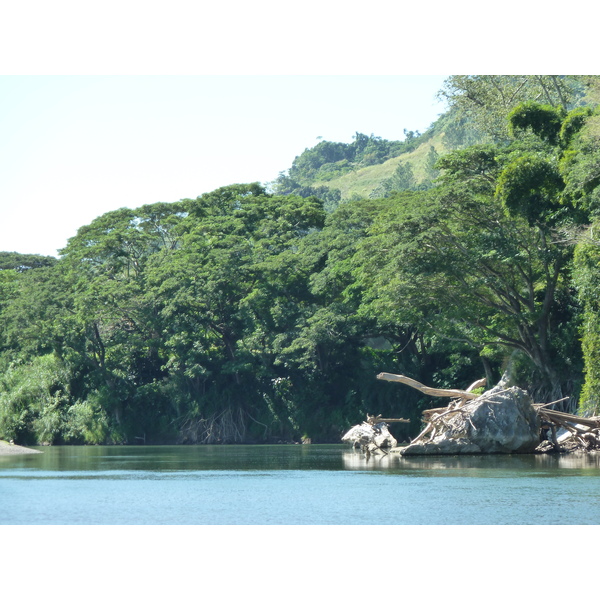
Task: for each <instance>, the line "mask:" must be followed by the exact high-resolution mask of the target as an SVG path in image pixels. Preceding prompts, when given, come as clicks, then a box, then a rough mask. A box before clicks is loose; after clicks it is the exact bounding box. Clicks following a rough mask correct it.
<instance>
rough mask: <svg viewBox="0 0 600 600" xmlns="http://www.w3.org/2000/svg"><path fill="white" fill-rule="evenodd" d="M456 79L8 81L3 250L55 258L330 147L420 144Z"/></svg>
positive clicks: (0, 193) (1, 124) (4, 79)
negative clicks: (407, 135)
mask: <svg viewBox="0 0 600 600" xmlns="http://www.w3.org/2000/svg"><path fill="white" fill-rule="evenodd" d="M445 78H446V76H445V75H439V76H436V75H425V76H419V75H411V76H407V75H363V76H359V75H339V76H336V75H314V76H312V75H289V76H288V75H237V76H236V75H222V76H221V75H198V76H151V75H150V76H127V75H119V76H108V75H106V76H50V75H42V76H18V75H16V76H10V75H8V76H1V77H0V98H1V99H2V110H1V111H0V131H1V132H2V135H1V136H0V250H6V251H17V252H23V253H36V254H50V255H55V254H56V253H57V250H58V249H60V248H62V247H64V246H65V244H66V242H67V240H68V238H70V237H71V236H73V235H75V233H76V232H77V229H78V228H79V227H80V226H82V225H86V224H88V223H89V222H91V221H92V220H93V219H94V218H95V217H97V216H99V215H101V214H103V213H105V212H107V211H110V210H114V209H117V208H120V207H124V206H127V207H130V208H135V207H137V206H141V205H143V204H148V203H153V202H171V201H176V200H179V199H181V198H195V197H196V196H199V195H200V194H203V193H205V192H209V191H211V190H213V189H216V188H218V187H220V186H224V185H229V184H233V183H247V182H252V181H260V182H262V183H267V182H269V181H272V180H274V179H275V178H276V177H277V175H278V174H279V172H281V171H284V170H287V169H288V168H289V167H290V166H291V164H292V161H293V160H294V157H296V156H297V155H299V154H301V153H302V152H303V151H304V149H305V148H308V147H311V146H314V145H315V144H317V143H318V141H319V138H320V137H322V138H323V139H326V140H330V141H339V142H351V141H352V137H353V135H354V134H355V133H356V132H360V133H365V134H367V135H370V134H374V135H376V136H380V137H382V138H386V139H390V140H401V139H403V138H404V134H403V130H404V129H407V130H419V131H421V132H423V131H425V130H426V129H427V127H429V125H430V124H431V123H432V122H433V121H435V119H436V118H437V116H438V115H439V114H440V113H442V112H443V110H444V105H442V104H440V103H439V102H438V101H437V100H436V98H435V95H436V92H437V91H438V90H439V89H440V87H441V86H442V84H443V81H444V79H445Z"/></svg>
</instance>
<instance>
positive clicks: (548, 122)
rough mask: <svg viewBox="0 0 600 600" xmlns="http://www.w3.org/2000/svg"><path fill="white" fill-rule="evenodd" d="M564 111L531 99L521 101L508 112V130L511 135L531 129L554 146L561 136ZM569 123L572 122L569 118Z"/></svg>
mask: <svg viewBox="0 0 600 600" xmlns="http://www.w3.org/2000/svg"><path fill="white" fill-rule="evenodd" d="M565 117H566V111H565V110H564V108H562V107H561V106H559V107H554V106H550V105H547V104H540V103H539V102H534V101H532V100H530V101H528V102H523V103H522V104H519V105H518V106H516V107H515V108H513V109H512V110H511V111H510V112H509V113H508V130H509V133H510V134H511V135H515V134H516V133H517V132H518V131H526V130H531V131H532V132H533V133H534V134H535V135H537V136H538V137H539V138H541V139H542V140H544V141H546V142H548V143H550V144H552V145H553V146H556V145H557V144H558V143H559V140H560V138H561V135H560V134H561V130H562V127H563V120H564V118H565ZM571 124H574V122H573V120H571Z"/></svg>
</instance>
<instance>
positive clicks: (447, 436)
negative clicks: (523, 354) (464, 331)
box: [342, 373, 600, 456]
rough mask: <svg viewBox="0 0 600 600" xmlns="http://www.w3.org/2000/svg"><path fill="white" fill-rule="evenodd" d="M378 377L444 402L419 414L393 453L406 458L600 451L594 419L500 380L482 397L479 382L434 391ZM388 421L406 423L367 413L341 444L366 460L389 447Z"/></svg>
mask: <svg viewBox="0 0 600 600" xmlns="http://www.w3.org/2000/svg"><path fill="white" fill-rule="evenodd" d="M377 378H378V379H381V380H385V381H392V382H398V383H403V384H405V385H408V386H410V387H413V388H415V389H417V390H419V391H420V392H422V393H424V394H427V395H430V396H436V397H447V398H450V402H449V404H448V405H447V406H445V407H440V408H433V409H429V410H425V411H423V422H424V424H425V427H424V429H423V430H422V431H421V433H420V434H419V435H418V436H417V437H416V438H415V439H414V440H412V441H411V443H410V444H409V445H408V446H406V447H404V448H401V449H398V450H396V451H399V452H400V453H401V454H403V455H409V454H463V453H468V454H478V453H479V454H489V453H511V452H573V451H594V450H596V449H599V450H600V417H596V416H594V417H589V418H585V417H579V416H577V415H572V414H570V413H563V412H559V411H556V410H552V409H550V408H549V407H550V406H552V405H554V404H557V403H559V402H562V401H564V400H565V399H564V398H563V399H561V400H557V401H555V402H551V403H548V404H533V403H532V402H531V400H530V399H529V396H528V395H527V392H525V391H524V390H521V389H520V388H517V387H514V386H513V387H508V385H506V383H505V382H504V381H501V382H500V384H498V385H497V386H496V387H495V388H493V389H492V390H489V391H487V392H485V393H483V394H479V393H477V392H476V391H475V390H477V389H478V388H481V387H483V386H485V383H486V380H485V379H480V380H478V381H475V382H474V383H473V384H471V385H470V386H469V387H468V388H467V389H466V390H454V389H450V390H449V389H436V388H430V387H427V386H425V385H423V384H422V383H420V382H418V381H415V380H414V379H410V378H409V377H405V376H404V375H395V374H392V373H380V374H379V375H377ZM388 422H403V423H407V422H409V421H408V420H407V419H382V418H381V415H378V416H377V417H372V416H369V415H367V421H365V422H363V423H362V424H361V425H356V426H355V427H353V428H352V429H351V430H350V431H348V433H346V435H344V437H343V438H342V441H344V442H348V443H351V444H353V446H354V447H355V448H361V449H362V450H363V451H364V452H365V454H367V456H369V455H370V454H371V453H375V452H379V451H382V452H385V450H384V449H385V448H390V449H392V448H395V447H396V446H397V443H396V440H395V439H394V438H393V437H392V436H391V434H390V433H389V431H388V429H387V423H388Z"/></svg>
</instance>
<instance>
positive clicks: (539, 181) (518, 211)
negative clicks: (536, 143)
mask: <svg viewBox="0 0 600 600" xmlns="http://www.w3.org/2000/svg"><path fill="white" fill-rule="evenodd" d="M564 187H565V184H564V181H563V179H562V177H561V176H560V173H559V172H558V168H557V167H556V166H555V165H554V164H552V163H551V162H550V161H548V160H547V159H546V158H544V157H541V156H539V155H535V154H528V155H527V154H526V155H524V156H520V157H519V158H517V159H516V160H514V161H513V162H512V163H510V164H509V165H508V166H507V167H506V168H505V169H504V170H503V171H502V173H501V175H500V177H499V178H498V185H497V187H496V196H497V198H498V199H499V200H500V201H501V202H502V203H503V204H504V206H505V207H506V209H507V210H508V212H509V213H510V214H512V215H521V216H523V217H525V219H527V221H528V223H529V224H530V225H535V224H536V223H540V222H544V221H547V220H548V219H549V218H550V217H551V215H552V213H553V211H555V210H556V209H557V208H558V206H559V194H560V192H562V190H563V189H564Z"/></svg>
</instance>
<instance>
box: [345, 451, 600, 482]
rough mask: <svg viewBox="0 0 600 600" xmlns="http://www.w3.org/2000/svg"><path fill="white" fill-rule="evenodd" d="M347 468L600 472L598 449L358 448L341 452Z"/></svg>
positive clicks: (466, 473) (467, 472)
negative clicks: (420, 452)
mask: <svg viewBox="0 0 600 600" xmlns="http://www.w3.org/2000/svg"><path fill="white" fill-rule="evenodd" d="M344 467H345V468H346V469H348V470H390V471H398V472H410V471H415V472H416V471H440V472H443V471H448V470H453V471H455V470H464V471H465V473H464V474H465V475H473V476H478V475H481V474H482V470H485V471H487V470H489V469H494V470H506V471H510V472H511V473H512V472H516V473H528V472H532V471H535V472H538V473H544V472H548V473H551V472H554V471H555V470H556V469H578V470H583V471H588V472H587V473H585V474H588V475H600V453H594V454H492V455H489V454H488V455H476V454H472V455H466V454H463V455H454V456H415V455H411V456H402V455H401V454H399V453H398V452H390V453H388V454H379V453H378V454H371V456H369V457H367V456H365V454H364V453H363V452H361V451H359V450H347V451H346V452H345V453H344Z"/></svg>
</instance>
